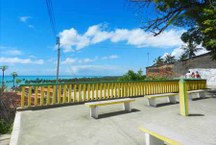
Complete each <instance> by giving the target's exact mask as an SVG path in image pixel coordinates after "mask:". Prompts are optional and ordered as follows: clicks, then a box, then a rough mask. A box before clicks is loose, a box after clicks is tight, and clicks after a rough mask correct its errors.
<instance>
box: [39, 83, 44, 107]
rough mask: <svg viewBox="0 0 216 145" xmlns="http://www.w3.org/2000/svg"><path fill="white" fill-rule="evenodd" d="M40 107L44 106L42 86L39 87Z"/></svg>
mask: <svg viewBox="0 0 216 145" xmlns="http://www.w3.org/2000/svg"><path fill="white" fill-rule="evenodd" d="M40 105H41V106H43V105H44V86H42V87H41V97H40Z"/></svg>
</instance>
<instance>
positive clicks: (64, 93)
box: [62, 85, 67, 103]
mask: <svg viewBox="0 0 216 145" xmlns="http://www.w3.org/2000/svg"><path fill="white" fill-rule="evenodd" d="M66 89H67V85H64V90H63V102H62V103H65V102H66Z"/></svg>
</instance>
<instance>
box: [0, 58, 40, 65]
mask: <svg viewBox="0 0 216 145" xmlns="http://www.w3.org/2000/svg"><path fill="white" fill-rule="evenodd" d="M0 63H6V64H44V60H43V59H37V60H32V59H29V58H26V59H22V58H18V57H13V58H8V57H0Z"/></svg>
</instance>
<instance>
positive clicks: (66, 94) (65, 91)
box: [20, 80, 206, 108]
mask: <svg viewBox="0 0 216 145" xmlns="http://www.w3.org/2000/svg"><path fill="white" fill-rule="evenodd" d="M178 82H179V80H167V81H139V82H138V81H137V82H96V83H59V84H30V85H21V90H22V91H21V106H20V107H21V108H28V107H36V106H48V105H55V104H66V103H76V102H86V101H92V100H104V99H112V98H124V97H136V96H144V95H148V94H160V93H169V92H178V91H179V85H178ZM186 86H187V90H197V89H204V88H206V80H186Z"/></svg>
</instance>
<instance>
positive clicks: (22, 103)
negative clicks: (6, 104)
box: [20, 87, 25, 108]
mask: <svg viewBox="0 0 216 145" xmlns="http://www.w3.org/2000/svg"><path fill="white" fill-rule="evenodd" d="M24 102H25V87H22V93H21V104H20V106H21V108H23V107H24Z"/></svg>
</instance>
